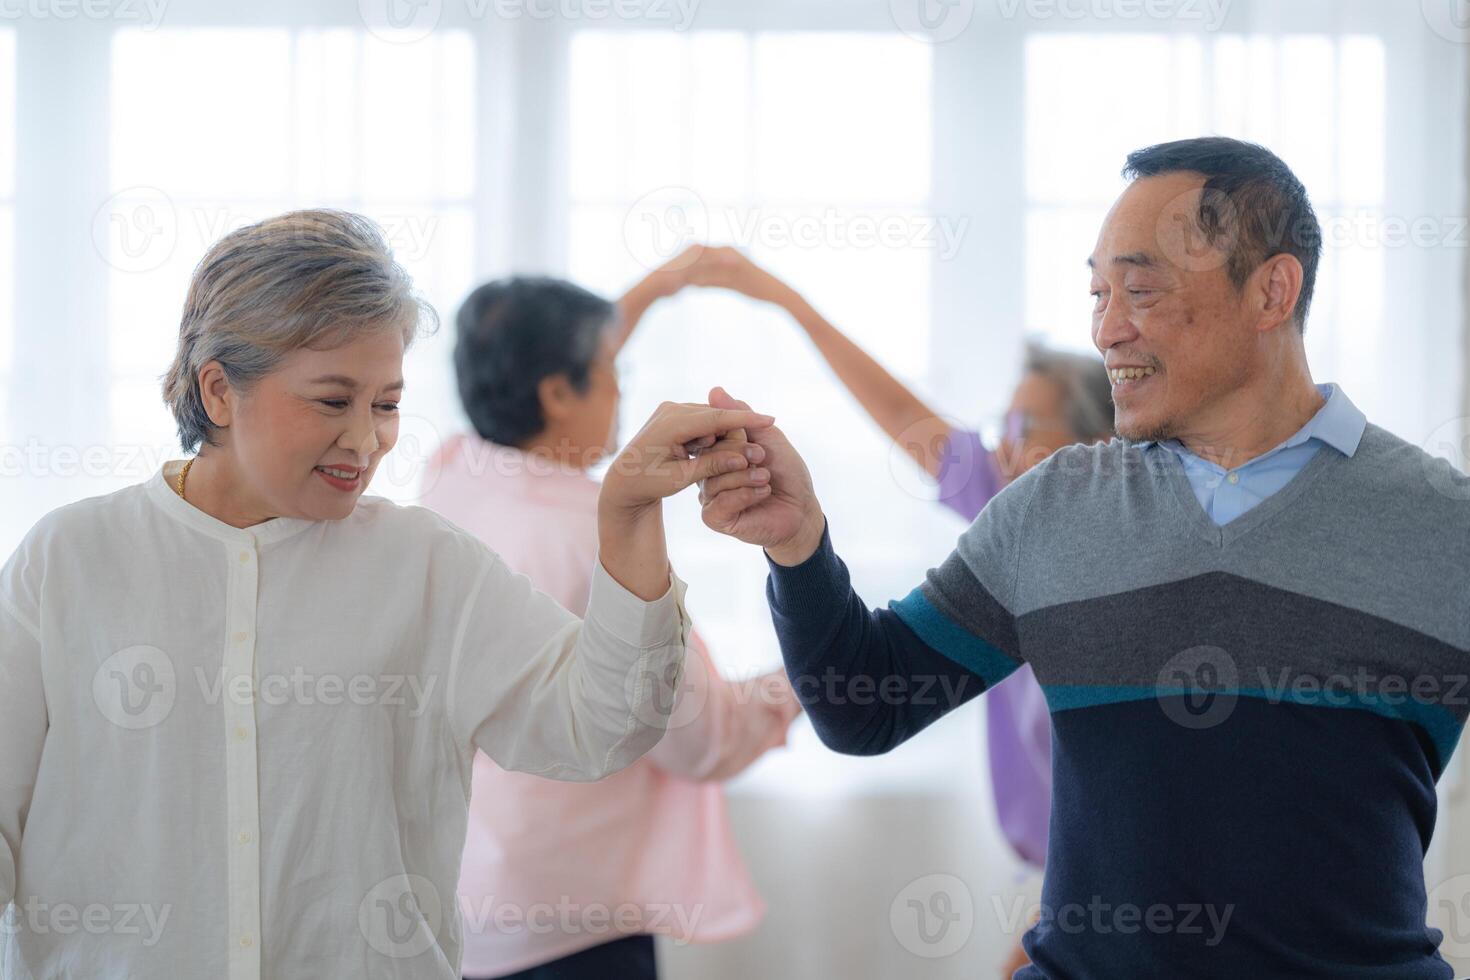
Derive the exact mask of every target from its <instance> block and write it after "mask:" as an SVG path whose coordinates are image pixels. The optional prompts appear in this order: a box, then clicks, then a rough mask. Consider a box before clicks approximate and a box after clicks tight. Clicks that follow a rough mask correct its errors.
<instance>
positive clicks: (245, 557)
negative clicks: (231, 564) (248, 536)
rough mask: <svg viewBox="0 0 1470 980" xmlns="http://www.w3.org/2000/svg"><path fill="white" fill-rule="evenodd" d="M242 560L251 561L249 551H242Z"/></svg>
mask: <svg viewBox="0 0 1470 980" xmlns="http://www.w3.org/2000/svg"><path fill="white" fill-rule="evenodd" d="M240 560H241V561H249V560H250V552H248V551H242V552H240Z"/></svg>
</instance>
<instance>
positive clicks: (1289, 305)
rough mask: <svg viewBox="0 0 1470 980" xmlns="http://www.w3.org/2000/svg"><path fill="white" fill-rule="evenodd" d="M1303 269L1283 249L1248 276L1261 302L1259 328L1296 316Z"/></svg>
mask: <svg viewBox="0 0 1470 980" xmlns="http://www.w3.org/2000/svg"><path fill="white" fill-rule="evenodd" d="M1304 277H1305V270H1303V269H1302V264H1301V261H1300V260H1298V259H1297V257H1296V256H1294V255H1288V254H1286V253H1285V252H1283V253H1281V254H1280V255H1273V256H1271V257H1270V258H1269V259H1267V260H1266V261H1265V262H1263V263H1261V267H1260V268H1259V269H1257V270H1256V272H1255V275H1253V276H1252V277H1251V279H1252V283H1251V285H1252V288H1254V289H1255V291H1256V296H1257V302H1258V303H1259V304H1260V306H1259V308H1260V316H1259V319H1258V322H1257V329H1259V330H1274V329H1275V328H1276V327H1278V326H1280V325H1281V324H1283V323H1286V322H1288V321H1290V320H1291V319H1292V318H1293V317H1295V316H1296V306H1297V302H1298V301H1299V300H1300V299H1301V295H1302V281H1303V279H1304Z"/></svg>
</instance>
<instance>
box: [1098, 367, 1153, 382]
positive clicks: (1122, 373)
mask: <svg viewBox="0 0 1470 980" xmlns="http://www.w3.org/2000/svg"><path fill="white" fill-rule="evenodd" d="M1153 375H1154V369H1153V368H1151V367H1144V368H1113V369H1112V370H1110V371H1108V377H1110V378H1112V379H1113V384H1115V385H1117V384H1122V383H1123V382H1125V381H1137V380H1139V379H1140V378H1151V377H1153Z"/></svg>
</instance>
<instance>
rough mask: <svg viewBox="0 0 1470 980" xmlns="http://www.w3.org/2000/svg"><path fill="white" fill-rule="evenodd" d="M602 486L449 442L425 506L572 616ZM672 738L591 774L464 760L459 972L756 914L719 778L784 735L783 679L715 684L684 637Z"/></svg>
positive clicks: (679, 935) (724, 924)
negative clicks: (588, 777) (597, 778)
mask: <svg viewBox="0 0 1470 980" xmlns="http://www.w3.org/2000/svg"><path fill="white" fill-rule="evenodd" d="M598 489H599V484H598V483H597V482H596V481H594V480H593V479H591V478H590V477H588V476H587V475H586V474H585V473H582V472H579V471H575V470H572V469H569V468H566V467H561V466H558V465H556V464H554V463H553V462H551V461H549V460H546V459H544V458H541V457H533V456H528V455H526V454H524V453H522V452H520V451H518V450H515V449H509V448H506V447H503V446H497V445H495V444H493V443H489V442H486V441H485V440H483V439H481V438H479V437H478V436H477V435H474V434H472V433H471V434H466V435H459V436H454V437H453V438H451V439H449V440H448V441H447V442H446V443H445V444H444V446H443V447H442V448H441V450H440V451H439V453H438V454H437V456H436V457H435V459H434V461H433V462H431V463H430V465H429V469H428V473H427V476H426V478H425V483H424V493H423V495H422V502H423V504H424V505H425V506H426V507H430V508H432V509H433V510H436V511H438V512H439V513H440V514H441V515H443V516H444V517H446V518H447V519H448V520H450V521H451V522H452V523H454V524H457V525H459V526H460V527H462V528H464V529H465V530H467V531H469V532H470V533H472V534H474V535H476V536H477V537H479V538H481V539H482V540H483V541H484V542H485V543H486V544H488V545H489V546H490V547H491V549H493V550H494V551H496V552H498V553H499V554H500V556H501V558H503V559H504V560H505V562H506V563H507V564H508V565H509V566H510V567H511V568H512V569H514V570H515V571H517V572H521V573H524V574H525V575H527V576H529V577H530V579H531V581H532V582H533V583H534V584H535V586H536V588H538V589H540V590H541V591H543V592H545V593H547V594H548V595H550V596H552V597H553V598H555V599H556V600H557V601H558V602H560V603H561V604H562V605H563V606H565V607H566V608H567V609H569V610H571V611H572V612H573V613H576V614H577V615H579V616H580V615H581V614H582V612H583V610H584V609H585V608H586V605H587V598H588V592H589V589H590V586H591V572H592V569H593V567H594V566H593V562H595V561H596V560H597V546H598V539H597V494H598ZM679 698H680V700H679V702H678V705H677V706H676V707H675V709H674V715H673V717H672V718H671V719H670V723H669V731H668V733H667V734H666V735H665V736H664V738H663V739H662V741H660V742H659V744H658V745H657V746H655V747H654V749H653V750H652V751H651V752H649V753H648V754H647V755H646V756H644V757H643V758H642V759H640V760H639V761H637V762H635V763H634V764H633V765H631V766H629V767H627V768H626V769H624V770H622V771H621V772H619V773H616V774H615V775H613V776H611V777H609V778H607V779H604V780H602V781H601V782H596V783H574V782H560V781H556V780H552V779H544V778H541V777H538V776H528V775H525V774H524V773H517V772H508V771H506V770H503V769H501V768H500V767H498V766H497V765H495V764H494V763H493V762H491V761H490V759H489V758H488V757H486V756H485V755H484V754H483V753H478V754H477V755H476V757H475V763H474V775H473V788H472V795H471V799H470V817H469V832H468V835H467V839H466V841H465V851H464V861H463V865H462V868H461V871H460V884H459V900H460V908H461V912H462V913H463V925H464V932H465V935H464V949H465V952H464V962H463V965H462V968H461V972H462V973H464V974H465V975H466V976H499V975H501V974H505V973H513V972H516V971H518V970H524V969H527V968H529V967H532V966H536V965H539V964H542V963H546V962H549V961H551V960H554V959H558V958H560V957H563V956H567V955H569V954H571V953H574V952H576V951H578V950H580V949H585V948H587V947H589V946H595V945H597V944H599V943H603V942H607V941H609V940H611V939H616V938H618V937H619V936H622V935H626V934H632V933H659V934H664V935H668V936H670V937H672V938H674V939H675V940H678V941H683V942H687V941H695V942H709V941H716V940H722V939H729V938H733V937H735V936H739V935H742V934H744V933H747V932H749V931H751V930H752V929H754V928H755V927H756V925H758V924H759V922H760V920H761V917H762V916H763V915H764V913H765V903H764V902H763V901H762V900H761V897H760V895H759V893H758V892H757V891H756V889H755V885H754V884H753V883H752V882H751V880H750V875H749V873H748V872H747V870H746V868H745V863H744V861H743V860H742V858H741V856H740V852H739V849H738V847H737V846H736V842H735V838H734V836H733V835H732V834H731V831H730V825H729V819H728V817H727V815H726V812H725V799H724V793H723V791H722V789H721V788H720V785H719V781H720V780H723V779H727V778H729V777H731V776H733V775H735V774H736V773H738V772H739V771H740V770H742V769H744V768H745V767H746V766H748V765H749V764H750V763H751V762H753V761H754V760H755V759H757V758H759V757H760V755H761V754H762V753H764V752H766V751H767V750H768V749H771V748H773V747H775V746H778V745H784V744H785V742H786V729H787V727H788V726H789V725H790V723H791V720H792V719H793V718H794V717H795V715H796V714H797V712H798V711H799V708H798V706H797V704H796V700H795V698H794V697H793V695H792V693H791V688H790V685H789V684H788V683H787V680H786V676H785V674H784V673H783V672H781V671H777V672H774V673H772V674H767V675H765V676H763V677H761V678H758V679H756V680H752V681H749V682H745V683H731V682H727V681H725V680H724V679H722V678H721V677H720V675H719V672H718V671H717V670H716V668H715V665H714V662H713V661H712V660H711V659H710V656H709V651H708V649H707V648H706V647H705V645H704V642H703V640H701V639H700V637H699V635H698V634H697V633H695V634H692V635H691V637H690V653H689V656H688V662H687V663H686V665H685V672H684V680H683V682H682V686H681V688H680V693H679Z"/></svg>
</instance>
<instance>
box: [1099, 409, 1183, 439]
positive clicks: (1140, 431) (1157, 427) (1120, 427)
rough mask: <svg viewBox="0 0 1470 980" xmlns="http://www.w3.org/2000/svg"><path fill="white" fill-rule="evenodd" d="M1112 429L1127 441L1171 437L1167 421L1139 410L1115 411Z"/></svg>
mask: <svg viewBox="0 0 1470 980" xmlns="http://www.w3.org/2000/svg"><path fill="white" fill-rule="evenodd" d="M1113 429H1114V431H1116V432H1117V433H1118V435H1119V436H1121V437H1122V438H1124V439H1127V440H1128V441H1129V442H1163V441H1165V440H1166V439H1170V438H1172V437H1173V431H1172V430H1173V427H1172V426H1170V425H1169V423H1168V422H1167V421H1165V420H1162V419H1156V418H1150V417H1148V416H1146V415H1144V414H1143V413H1141V412H1129V413H1127V414H1124V413H1122V412H1118V413H1116V415H1115V416H1114V418H1113Z"/></svg>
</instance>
